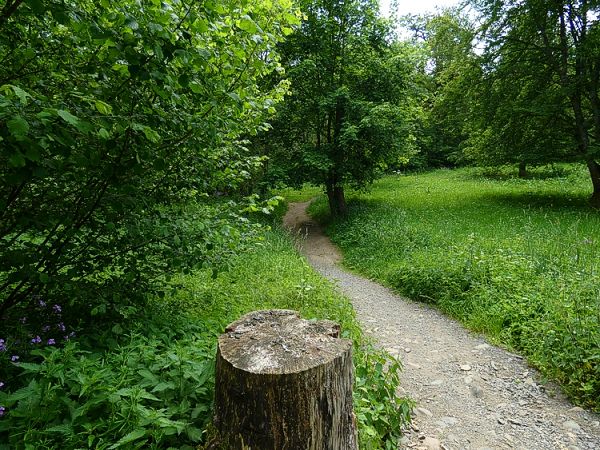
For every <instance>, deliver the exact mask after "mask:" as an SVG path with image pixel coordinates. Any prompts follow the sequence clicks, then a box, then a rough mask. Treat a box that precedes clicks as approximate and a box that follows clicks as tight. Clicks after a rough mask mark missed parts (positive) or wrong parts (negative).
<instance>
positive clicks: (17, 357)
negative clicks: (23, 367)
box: [10, 355, 19, 362]
mask: <svg viewBox="0 0 600 450" xmlns="http://www.w3.org/2000/svg"><path fill="white" fill-rule="evenodd" d="M10 360H11V361H12V362H17V361H18V360H19V355H12V356H11V357H10Z"/></svg>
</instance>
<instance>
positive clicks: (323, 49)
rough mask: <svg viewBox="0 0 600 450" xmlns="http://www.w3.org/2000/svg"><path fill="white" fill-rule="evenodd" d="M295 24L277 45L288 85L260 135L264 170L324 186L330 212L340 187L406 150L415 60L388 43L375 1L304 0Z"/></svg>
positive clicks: (359, 183)
mask: <svg viewBox="0 0 600 450" xmlns="http://www.w3.org/2000/svg"><path fill="white" fill-rule="evenodd" d="M300 3H301V8H302V11H303V12H304V14H305V19H304V20H303V22H302V24H301V26H300V27H299V29H298V30H297V31H296V32H295V33H293V34H292V35H290V36H289V38H288V39H287V40H286V41H285V43H284V44H282V45H281V46H280V49H281V54H282V64H283V65H284V66H285V67H286V72H287V76H289V78H290V81H291V92H290V95H289V97H288V98H287V99H286V102H285V104H284V105H283V106H282V108H281V109H280V111H279V113H278V115H277V118H276V120H275V121H274V122H273V130H272V131H270V132H269V133H267V134H265V136H264V137H263V139H262V140H261V141H259V142H257V146H258V147H259V148H260V151H261V152H262V153H263V154H266V155H268V156H269V157H270V159H271V162H270V165H269V169H270V171H269V175H270V176H271V177H273V178H274V179H276V180H282V181H285V182H286V183H288V184H294V185H300V184H302V183H303V182H306V181H310V182H313V183H315V184H317V185H321V186H323V187H324V189H325V191H326V192H327V195H328V198H329V204H330V209H331V212H332V214H335V215H343V214H345V212H346V205H345V198H344V187H347V186H351V187H363V186H365V185H367V184H368V183H370V182H372V181H373V179H374V178H375V177H376V176H377V174H378V173H380V172H381V169H385V168H386V167H388V166H390V165H391V166H395V165H398V164H399V163H400V162H401V157H402V156H406V155H409V154H411V140H410V139H411V137H412V136H413V135H412V130H411V126H410V120H409V118H410V101H408V98H407V95H406V92H407V91H408V90H409V85H410V74H411V73H412V72H413V68H412V61H411V59H410V57H409V56H408V55H407V53H409V52H408V51H406V50H405V47H404V46H402V45H399V44H392V30H393V29H392V24H391V23H390V22H388V21H386V20H383V19H382V18H380V17H379V14H378V6H377V2H375V1H373V0H351V1H344V2H339V1H332V0H307V1H303V2H300Z"/></svg>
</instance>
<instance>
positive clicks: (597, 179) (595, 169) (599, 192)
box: [586, 159, 600, 208]
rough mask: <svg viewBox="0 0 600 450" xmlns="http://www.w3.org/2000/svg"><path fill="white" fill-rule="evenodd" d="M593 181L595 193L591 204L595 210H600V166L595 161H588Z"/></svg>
mask: <svg viewBox="0 0 600 450" xmlns="http://www.w3.org/2000/svg"><path fill="white" fill-rule="evenodd" d="M586 164H587V167H588V170H589V171H590V177H591V179H592V186H593V189H594V190H593V192H592V196H591V198H590V203H591V204H592V206H593V207H594V208H600V165H599V164H598V163H597V162H596V161H594V160H593V159H588V160H587V161H586Z"/></svg>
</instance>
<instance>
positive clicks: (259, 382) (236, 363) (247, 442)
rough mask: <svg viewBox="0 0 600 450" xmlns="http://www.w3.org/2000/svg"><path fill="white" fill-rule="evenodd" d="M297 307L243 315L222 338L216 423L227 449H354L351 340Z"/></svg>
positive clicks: (218, 367) (219, 345) (329, 323)
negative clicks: (303, 315) (302, 313)
mask: <svg viewBox="0 0 600 450" xmlns="http://www.w3.org/2000/svg"><path fill="white" fill-rule="evenodd" d="M339 332H340V326H339V325H338V324H336V323H334V322H331V321H309V320H304V319H301V318H300V315H299V314H298V313H297V312H295V311H289V310H269V311H255V312H252V313H249V314H246V315H245V316H243V317H242V318H240V319H239V320H237V321H236V322H234V323H232V324H231V325H229V326H228V327H227V328H226V330H225V333H224V334H222V335H221V336H220V337H219V344H218V350H217V368H216V392H215V426H216V428H217V431H218V433H219V439H220V441H221V442H220V444H221V445H222V446H223V448H226V449H232V450H233V449H236V450H237V449H240V450H241V449H244V450H246V449H247V450H271V449H272V450H301V449H307V450H308V449H310V450H313V449H319V450H322V449H328V450H338V449H339V450H356V449H357V448H358V445H357V433H356V422H355V420H354V414H353V411H352V384H353V366H352V342H351V341H350V340H348V339H340V338H339Z"/></svg>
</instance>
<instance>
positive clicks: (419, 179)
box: [311, 166, 600, 410]
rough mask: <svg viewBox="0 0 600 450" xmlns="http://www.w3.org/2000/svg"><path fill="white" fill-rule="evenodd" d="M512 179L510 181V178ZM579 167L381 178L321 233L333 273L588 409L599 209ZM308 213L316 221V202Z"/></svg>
mask: <svg viewBox="0 0 600 450" xmlns="http://www.w3.org/2000/svg"><path fill="white" fill-rule="evenodd" d="M513 171H514V172H515V173H514V174H513ZM588 183H589V180H588V178H587V173H586V171H585V169H584V168H583V167H579V166H558V167H547V168H541V169H537V170H534V171H532V172H531V174H530V177H529V178H528V179H519V178H516V171H515V170H514V169H505V170H497V171H493V172H486V171H484V170H482V169H472V168H471V169H460V170H452V171H450V170H438V171H434V172H430V173H423V174H413V175H393V176H387V177H385V178H383V179H381V180H379V181H378V182H376V183H375V185H374V186H373V187H372V189H371V190H369V191H368V192H366V193H356V194H353V195H350V196H349V204H350V211H351V212H350V215H349V217H348V219H347V220H345V221H334V222H330V223H329V224H328V228H327V231H328V233H329V235H330V236H331V238H332V240H333V241H334V242H335V243H336V244H338V245H339V246H340V247H341V249H342V250H343V253H344V264H345V265H346V266H347V267H349V268H351V269H354V270H356V271H358V272H361V273H363V274H365V275H367V276H369V277H371V278H374V279H377V280H380V281H382V282H383V283H384V284H386V285H388V286H391V287H392V288H394V289H395V290H397V291H398V292H400V293H401V294H404V295H406V296H408V297H410V298H412V299H414V300H418V301H423V302H427V303H433V304H436V305H437V306H438V307H439V308H440V309H442V310H443V311H445V312H446V313H447V314H449V315H450V316H452V317H455V318H457V319H459V320H461V321H462V322H464V323H465V324H466V325H467V326H468V327H469V328H471V329H473V330H475V331H478V332H483V333H485V334H487V335H488V336H489V337H490V338H491V339H492V340H493V341H495V342H497V343H500V344H502V345H505V346H507V347H508V348H511V349H516V350H518V351H519V352H521V353H522V354H524V355H525V356H526V357H527V358H528V360H529V361H530V362H531V363H532V364H533V365H535V366H537V367H539V368H540V369H541V370H542V372H543V374H544V375H545V376H547V377H548V378H551V379H555V380H558V381H559V382H560V383H561V384H562V385H563V386H564V389H565V391H566V392H567V393H568V394H569V395H570V397H571V398H572V399H573V400H575V401H576V402H577V403H578V404H581V405H585V406H588V407H592V408H594V409H596V410H600V212H598V211H596V210H593V209H591V208H590V207H589V206H588V205H587V196H588V195H589V191H590V186H589V185H588ZM311 211H312V213H313V215H315V216H316V217H317V218H319V217H320V218H321V219H322V220H326V219H325V218H326V215H327V205H326V201H325V199H324V198H320V199H319V200H318V201H317V202H315V203H314V204H313V205H312V206H311Z"/></svg>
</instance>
